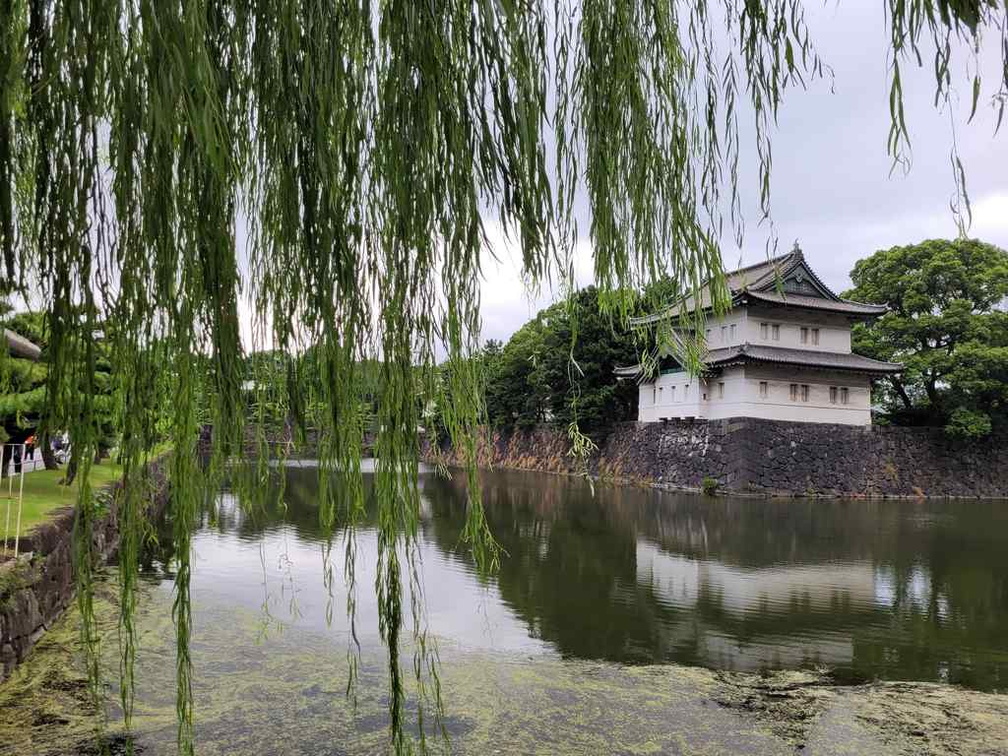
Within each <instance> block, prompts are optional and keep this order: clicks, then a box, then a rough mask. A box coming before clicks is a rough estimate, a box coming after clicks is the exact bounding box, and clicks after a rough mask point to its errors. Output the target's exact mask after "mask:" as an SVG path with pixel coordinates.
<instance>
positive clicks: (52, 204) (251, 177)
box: [0, 0, 1008, 753]
mask: <svg viewBox="0 0 1008 756" xmlns="http://www.w3.org/2000/svg"><path fill="white" fill-rule="evenodd" d="M886 8H887V14H888V22H889V24H890V28H891V31H892V50H891V55H892V58H891V61H890V71H891V74H892V78H891V98H890V109H891V114H892V128H891V134H890V139H889V145H888V147H889V150H890V153H891V155H892V157H893V159H894V160H895V161H900V160H903V159H904V158H905V156H906V155H907V154H908V153H907V150H908V137H907V135H908V131H907V127H906V123H905V118H904V109H903V89H902V80H901V71H902V68H903V66H905V65H906V64H908V63H909V64H915V65H919V64H920V61H921V55H922V50H923V51H924V54H931V53H932V52H933V54H934V69H935V77H936V103H937V104H938V105H939V106H942V105H944V104H947V102H948V99H949V97H950V96H951V94H952V92H953V87H952V82H953V77H952V71H953V67H952V61H953V58H954V54H960V53H959V51H960V50H963V49H965V50H967V52H968V54H970V55H972V56H975V55H976V54H977V52H978V51H979V50H980V48H981V43H982V42H984V41H985V40H986V38H987V37H990V36H994V37H995V40H994V42H995V43H997V44H1000V46H1001V50H1002V54H1001V57H1002V60H1004V59H1008V37H1006V26H1008V23H1006V18H1005V16H1006V10H1005V6H1004V5H1003V4H1001V3H999V2H996V0H955V1H950V0H890V2H889V3H888V4H887V5H886ZM0 40H2V48H0V86H2V90H0V255H2V258H3V259H2V263H0V264H2V269H3V270H2V273H3V278H4V280H3V282H2V284H3V287H2V288H3V289H4V290H8V289H10V290H15V291H20V292H22V294H23V295H25V296H28V295H35V297H36V300H37V301H41V302H43V303H44V304H45V306H46V307H47V308H48V310H49V318H50V322H51V325H52V328H51V338H50V353H51V355H52V358H51V364H50V370H49V375H48V379H47V387H46V391H47V394H46V396H47V400H46V410H45V411H46V415H47V416H46V418H45V422H46V424H47V425H48V427H53V428H68V429H69V430H70V432H71V434H72V436H73V441H74V444H75V447H77V448H78V450H79V452H80V456H79V458H80V460H81V462H80V464H81V468H82V469H81V472H80V474H81V475H82V479H83V480H84V481H86V480H87V467H88V466H89V465H90V464H91V460H93V458H94V453H93V452H94V450H95V448H96V446H97V444H98V443H99V438H98V436H99V431H98V423H97V422H96V418H97V412H96V407H95V406H94V396H95V390H94V388H95V387H94V386H91V385H89V382H90V381H92V380H93V378H92V376H93V375H94V366H95V361H96V359H97V354H96V341H97V340H98V339H99V338H106V339H109V340H110V341H111V342H112V343H113V345H114V348H113V350H112V351H113V354H114V355H115V366H114V367H115V370H114V374H115V375H116V376H117V378H116V392H115V397H116V402H117V407H118V417H119V418H120V430H121V432H122V438H123V441H122V444H121V454H122V462H123V465H124V470H125V488H124V494H123V497H122V501H120V503H119V516H120V527H121V530H122V538H123V548H122V555H121V560H120V561H121V564H120V570H119V575H120V578H119V579H120V581H121V588H122V599H121V617H120V633H119V637H120V648H121V678H122V679H121V691H122V703H123V708H124V710H125V715H126V724H127V726H129V723H130V720H131V715H132V705H133V689H134V685H133V680H134V676H133V660H134V658H135V654H136V633H135V628H134V610H135V605H136V595H135V592H136V583H137V559H136V554H137V549H138V544H139V542H140V539H141V534H142V532H143V528H144V506H143V492H144V490H145V480H144V474H145V473H144V470H145V462H146V461H147V460H148V458H149V455H150V450H151V447H152V440H153V434H154V429H155V427H157V426H158V422H160V421H156V420H154V419H152V417H151V408H152V407H155V406H157V407H166V408H167V409H166V412H167V413H168V414H167V416H166V419H165V418H162V420H163V422H162V425H164V426H166V427H167V428H168V432H169V435H170V439H171V441H172V444H173V446H174V453H173V455H172V462H171V471H170V474H171V486H172V493H173V495H172V504H171V506H172V508H173V511H172V519H173V523H174V533H173V537H174V539H175V541H176V543H175V553H177V554H178V557H177V559H178V565H177V570H176V593H175V603H174V610H173V613H174V621H175V627H176V632H177V649H178V653H177V713H178V747H179V751H180V752H182V753H191V752H193V750H194V742H193V716H194V702H193V697H192V682H191V681H192V673H193V670H192V661H191V658H190V655H189V641H190V634H191V630H192V615H191V610H190V603H189V583H190V580H191V573H192V567H191V563H190V555H189V552H190V549H189V538H190V534H191V532H192V527H193V525H194V522H195V518H196V512H197V507H198V506H199V504H200V500H201V497H203V496H205V495H207V493H206V492H208V491H213V490H215V487H216V486H217V485H218V483H219V481H220V476H221V473H222V471H223V469H224V467H225V465H226V464H227V463H228V461H229V460H230V459H232V458H233V457H234V456H235V455H237V454H239V453H240V452H241V451H242V449H243V446H242V445H243V438H244V436H243V434H244V428H243V426H244V422H243V414H242V405H241V399H242V386H241V382H242V370H243V361H242V355H243V342H242V337H241V327H240V318H242V317H246V318H249V319H251V320H253V321H254V328H253V330H254V339H253V340H254V342H255V343H257V344H262V345H268V346H269V348H271V349H274V350H277V351H278V352H279V353H282V354H288V355H296V354H298V353H302V352H303V351H304V350H306V349H308V348H309V347H310V348H312V349H313V355H314V358H313V361H312V364H313V365H315V366H316V369H317V371H318V373H319V374H318V375H312V376H306V375H304V371H303V370H300V369H299V368H298V367H297V365H298V364H299V363H298V362H297V361H295V360H291V361H289V363H288V367H287V369H283V370H276V371H274V372H273V373H272V377H271V379H270V380H271V385H270V387H269V390H270V391H272V392H274V395H275V397H276V398H278V400H279V401H280V402H281V403H282V404H283V406H285V407H286V408H287V411H288V412H289V414H290V416H291V417H294V418H297V419H299V420H304V418H306V417H307V416H308V415H309V414H310V415H311V418H310V420H311V422H312V424H314V425H315V427H316V428H317V429H318V432H319V454H320V459H321V467H320V484H321V490H322V497H323V503H322V507H321V517H322V519H323V525H325V526H326V527H328V528H333V527H335V526H336V525H337V524H340V525H348V526H349V527H350V533H351V535H350V537H349V538H348V539H347V541H346V552H345V555H344V559H343V572H344V574H345V578H346V580H347V581H348V582H349V583H350V591H349V595H350V596H351V600H350V602H349V606H348V608H347V610H348V614H349V621H350V622H351V625H352V623H353V615H354V603H353V599H352V597H353V596H354V595H356V594H355V591H356V586H355V585H354V584H353V583H354V561H355V546H354V541H353V537H352V533H353V527H352V526H353V524H354V523H355V522H357V521H359V519H360V518H361V515H362V511H363V508H364V500H363V497H364V488H363V482H362V478H361V474H360V472H359V465H358V460H359V457H360V452H361V439H362V430H363V428H362V422H363V421H362V417H361V413H360V411H359V408H360V406H361V394H362V388H361V385H362V382H361V380H360V375H359V366H360V365H362V364H372V365H374V364H378V365H380V369H379V370H378V371H377V372H378V377H377V389H376V391H377V397H376V398H377V418H376V420H375V425H376V427H377V428H378V429H379V431H378V434H377V438H376V441H375V453H376V457H377V460H378V462H377V470H376V474H375V491H376V495H377V498H378V502H379V518H378V532H379V570H378V578H377V582H376V585H375V586H374V589H375V590H376V592H377V595H378V598H379V605H380V618H381V620H380V632H381V636H382V638H383V640H384V641H385V643H386V645H387V648H388V654H389V665H388V670H389V688H390V696H389V701H390V703H389V709H390V711H389V714H390V720H391V740H392V745H393V746H394V748H395V750H397V751H404V750H407V749H409V748H410V747H411V745H410V742H409V739H408V738H407V736H406V734H405V729H404V707H403V703H404V697H405V696H406V695H407V688H408V684H409V678H410V677H411V676H410V675H405V676H404V674H403V671H402V670H403V669H404V668H407V669H408V667H409V665H408V664H407V663H406V662H405V661H404V660H403V659H401V658H400V649H401V648H406V647H411V648H412V649H413V650H412V653H413V657H414V658H413V664H412V668H413V671H414V673H415V674H414V675H412V677H413V678H415V685H416V691H415V692H416V694H417V696H418V699H419V700H420V701H421V707H420V712H421V714H420V715H421V718H422V717H423V716H424V715H425V713H427V712H431V713H433V714H434V715H435V716H436V713H437V711H438V708H439V705H440V703H439V692H438V687H437V677H436V666H435V665H436V652H435V651H434V650H433V646H432V645H431V644H429V643H428V641H427V638H426V630H425V623H424V618H423V612H422V608H418V607H420V603H419V600H418V599H419V598H420V597H419V595H418V593H419V590H420V587H419V586H420V582H419V565H418V563H417V557H416V542H417V520H418V502H419V494H418V485H417V473H416V470H417V463H418V455H419V441H420V439H419V434H418V426H419V424H420V422H421V407H420V403H418V402H417V400H416V399H417V397H418V396H436V397H437V400H438V403H439V406H440V408H441V409H442V412H443V415H444V417H445V420H446V423H445V425H446V428H447V433H448V434H449V435H450V437H451V441H452V442H453V443H454V445H455V446H456V447H457V448H459V449H461V450H462V451H463V456H464V458H465V459H466V460H467V464H468V470H469V474H468V491H469V506H468V518H467V524H466V527H465V541H466V543H467V544H468V546H469V547H470V548H471V549H472V551H473V553H474V555H475V557H476V561H477V563H478V564H479V565H480V566H481V568H483V569H486V570H490V569H492V568H493V566H494V565H495V563H496V560H497V559H498V552H497V549H496V547H495V544H494V541H493V537H492V534H491V533H489V532H488V529H487V525H486V521H485V519H484V516H483V511H482V507H481V494H480V487H479V479H478V477H477V476H476V474H475V448H476V447H475V440H474V436H475V428H476V426H477V424H478V423H479V421H480V418H481V415H482V399H481V393H480V383H479V379H480V377H479V375H478V372H477V370H476V367H475V366H476V365H477V364H478V361H476V360H472V359H469V357H470V356H471V355H472V354H473V353H474V352H475V350H476V347H477V339H478V335H479V283H480V272H481V265H483V264H484V263H486V261H487V259H488V252H487V244H486V238H485V226H486V224H487V223H488V221H489V219H492V220H493V221H495V222H499V223H500V225H501V226H502V227H503V228H505V229H507V231H508V233H509V234H510V235H511V238H512V239H513V241H514V242H515V243H516V244H517V245H519V246H520V249H521V266H522V272H523V275H524V276H525V278H526V279H527V281H528V283H529V285H530V286H531V287H533V288H534V287H536V286H539V285H541V284H544V283H546V282H552V283H554V284H559V285H560V286H567V287H570V286H572V283H573V263H572V254H573V249H574V245H575V243H576V241H577V239H578V238H579V234H580V235H581V236H585V235H586V236H587V238H588V240H589V241H590V245H591V249H592V251H593V255H594V277H595V281H596V284H597V285H598V286H599V288H600V291H601V292H602V295H603V297H604V298H605V301H607V303H608V305H607V306H608V307H609V309H610V311H611V313H612V314H613V316H614V317H620V316H622V315H624V314H625V313H626V312H627V310H628V298H629V296H630V295H629V294H628V292H633V291H635V290H639V289H641V288H642V287H643V286H644V285H645V284H647V283H649V282H651V281H652V280H654V279H656V278H657V277H659V276H663V275H671V277H672V278H673V280H674V281H676V282H677V283H678V284H679V286H680V288H681V290H683V291H685V290H688V289H689V288H691V287H693V286H696V285H698V284H699V283H700V282H701V281H704V280H706V279H713V280H714V281H715V284H717V282H718V281H720V276H721V257H720V253H719V243H720V240H721V239H722V238H723V237H725V236H734V237H735V239H736V240H737V241H740V240H741V236H742V233H743V222H742V217H741V212H740V207H741V203H740V200H739V185H740V177H739V161H740V146H739V145H740V134H743V135H745V136H747V137H749V136H751V137H752V138H753V139H754V140H755V144H756V148H757V155H758V175H756V176H754V177H753V184H754V187H755V189H756V191H757V192H758V195H759V197H760V203H761V207H762V211H763V213H764V214H765V215H769V210H770V169H771V163H772V153H771V131H772V126H773V123H774V119H775V116H776V113H777V110H778V107H779V106H780V104H781V102H782V101H783V98H784V97H785V94H786V92H787V91H788V89H789V88H791V87H793V86H795V85H799V86H800V85H804V84H805V83H806V82H808V81H809V80H810V79H811V78H814V77H817V76H820V75H822V74H823V73H824V70H825V69H824V66H823V64H822V63H821V62H820V60H819V58H818V56H817V54H816V51H815V49H814V46H813V43H812V41H811V40H810V38H809V34H808V31H807V28H806V25H805V22H804V20H803V14H802V4H801V3H800V2H799V0H766V2H758V1H756V0H752V1H749V0H747V1H746V2H740V1H739V0H722V2H721V3H717V4H713V5H708V3H707V2H706V0H682V1H681V2H669V1H668V0H583V2H578V3H574V2H571V1H570V0H557V2H555V3H544V2H539V1H537V0H444V1H443V2H417V1H416V0H382V1H381V2H365V1H364V0H259V2H255V3H251V2H245V1H244V0H178V1H176V2H158V1H156V0H0ZM988 44H990V43H989V42H988ZM970 51H971V52H970ZM1006 73H1008V68H1006ZM1006 81H1008V75H1006V76H1004V77H1002V78H1001V79H1000V80H999V81H998V82H997V83H996V85H995V87H994V90H993V92H992V93H990V92H988V94H987V95H986V96H993V97H996V98H1000V105H1001V107H1003V105H1004V101H1005V95H1006ZM971 84H972V100H973V105H974V109H975V107H976V104H977V102H978V101H980V98H981V96H982V94H983V91H984V90H983V88H982V87H981V83H980V79H979V77H978V76H977V77H974V79H973V80H972V82H971ZM743 120H744V121H745V125H743V123H742V122H743ZM956 163H957V161H956ZM957 164H958V163H957ZM960 180H961V171H960V173H959V174H957V185H958V188H959V190H960V196H962V197H965V190H964V186H962V185H961V184H958V182H959V181H960ZM583 204H586V205H587V207H588V209H589V212H588V214H587V217H588V219H589V225H588V228H587V229H584V228H581V229H579V228H578V223H577V220H578V213H576V212H575V209H576V207H579V206H581V205H583ZM959 209H960V212H963V213H966V212H968V204H966V203H965V202H961V203H959ZM582 220H583V219H582ZM714 290H715V292H723V287H721V286H717V285H715V287H714ZM243 301H245V302H247V303H248V311H249V312H252V313H254V314H253V315H251V316H242V315H240V312H239V304H240V303H241V302H243ZM715 304H721V305H723V304H724V301H723V298H722V301H720V302H715ZM243 311H244V310H243ZM99 324H101V326H100V330H99ZM246 346H247V345H246ZM440 355H446V359H447V362H448V364H449V367H450V369H449V370H447V371H444V374H445V375H447V376H449V379H448V380H447V381H439V380H438V379H437V375H438V374H437V373H436V372H435V370H434V365H435V362H436V360H437V358H438V357H439V356H440ZM320 377H321V380H319V378H320ZM309 378H310V379H311V380H309ZM369 390H372V389H369ZM165 397H169V398H170V402H167V403H166V402H165V401H164V400H165ZM305 408H312V409H311V412H310V413H308V412H306V410H305ZM204 422H209V423H212V426H213V435H212V450H211V458H210V463H209V465H207V466H206V467H203V466H201V465H199V464H198V462H197V456H196V452H197V448H196V446H197V439H198V436H199V432H200V428H201V427H202V425H203V423H204ZM571 432H572V442H573V446H574V447H575V448H581V449H584V448H585V441H584V439H583V437H580V436H579V435H578V431H577V424H576V422H575V423H574V424H572V429H571ZM258 449H259V451H260V455H259V456H260V457H262V456H264V455H265V453H266V452H268V443H267V440H266V439H265V438H264V437H262V436H260V438H259V442H258ZM266 474H267V467H266V465H265V463H264V462H260V463H258V464H254V465H252V467H251V471H250V473H249V475H247V476H243V478H242V479H243V480H244V483H243V485H245V486H247V487H248V490H249V492H250V493H254V492H255V491H256V490H258V489H259V488H260V483H261V482H262V477H263V476H265V475H266ZM332 481H338V485H337V484H333V483H332ZM95 516H96V505H95V502H94V497H93V495H92V492H91V491H90V490H89V489H88V487H87V485H86V484H82V485H81V487H80V500H79V502H78V506H77V526H76V536H77V537H76V540H75V542H76V544H77V561H76V567H77V571H76V572H77V578H76V579H77V586H78V593H77V595H78V602H79V604H80V608H81V615H82V617H83V623H82V624H83V629H82V637H83V640H84V647H85V649H86V652H87V659H88V669H89V673H90V675H91V680H92V683H93V684H94V689H95V691H96V694H97V691H98V690H99V687H98V674H99V666H98V663H97V658H98V657H97V654H98V644H99V641H100V639H99V637H98V635H97V633H96V630H95V623H94V613H93V609H92V604H91V602H92V570H93V563H94V554H92V553H91V543H92V541H91V533H92V528H93V526H94V519H95ZM324 569H325V570H326V573H327V579H331V574H332V570H333V567H332V566H331V565H329V564H327V565H326V566H325V568H324ZM404 633H405V634H404ZM351 636H352V637H354V636H355V633H351ZM410 639H412V643H411V644H408V643H406V642H405V641H408V640H410ZM348 653H349V654H350V656H351V660H353V658H354V650H353V648H351V649H349V651H348ZM351 669H355V666H353V664H352V665H351ZM425 707H426V708H425ZM424 731H425V730H424V728H423V727H421V728H420V732H421V738H422V737H423V735H422V733H423V732H424ZM421 745H423V743H421Z"/></svg>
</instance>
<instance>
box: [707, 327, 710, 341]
mask: <svg viewBox="0 0 1008 756" xmlns="http://www.w3.org/2000/svg"><path fill="white" fill-rule="evenodd" d="M707 341H708V342H709V341H710V328H708V329H707Z"/></svg>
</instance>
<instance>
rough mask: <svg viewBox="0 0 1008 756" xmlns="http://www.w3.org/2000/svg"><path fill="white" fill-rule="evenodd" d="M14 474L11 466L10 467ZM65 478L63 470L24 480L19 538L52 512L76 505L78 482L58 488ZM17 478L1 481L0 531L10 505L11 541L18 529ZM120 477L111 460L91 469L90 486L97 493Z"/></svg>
mask: <svg viewBox="0 0 1008 756" xmlns="http://www.w3.org/2000/svg"><path fill="white" fill-rule="evenodd" d="M11 469H12V471H13V465H11ZM64 475H66V468H65V467H61V468H60V469H58V470H42V469H39V470H33V471H32V472H26V473H25V476H24V502H23V505H22V509H21V535H24V534H25V533H27V532H28V531H30V530H31V529H32V528H34V527H35V526H36V525H38V524H39V523H40V522H43V521H45V519H46V518H47V517H48V516H49V515H50V514H51V513H52V512H54V511H55V510H57V509H60V508H62V507H69V506H73V505H74V504H75V503H76V502H77V491H78V488H79V486H80V479H79V478H78V480H75V481H74V482H73V483H72V484H71V485H69V486H62V485H60V481H61V480H63V477H64ZM19 477H20V476H17V475H15V476H14V477H13V480H12V481H8V479H7V478H4V479H3V480H0V528H3V526H4V522H5V521H6V517H7V506H8V502H9V503H10V537H12V538H13V537H14V531H15V529H16V527H17V499H18V485H19V480H18V478H19ZM121 477H122V467H121V466H120V465H117V464H115V463H113V462H112V461H111V460H108V459H106V460H104V461H103V462H102V463H101V464H100V465H92V466H91V486H92V488H95V489H98V488H102V487H103V486H107V485H109V484H111V483H115V482H116V481H117V480H119V478H121ZM11 482H13V497H14V498H13V501H11V500H10V499H9V498H8V486H9V485H10V483H11Z"/></svg>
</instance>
